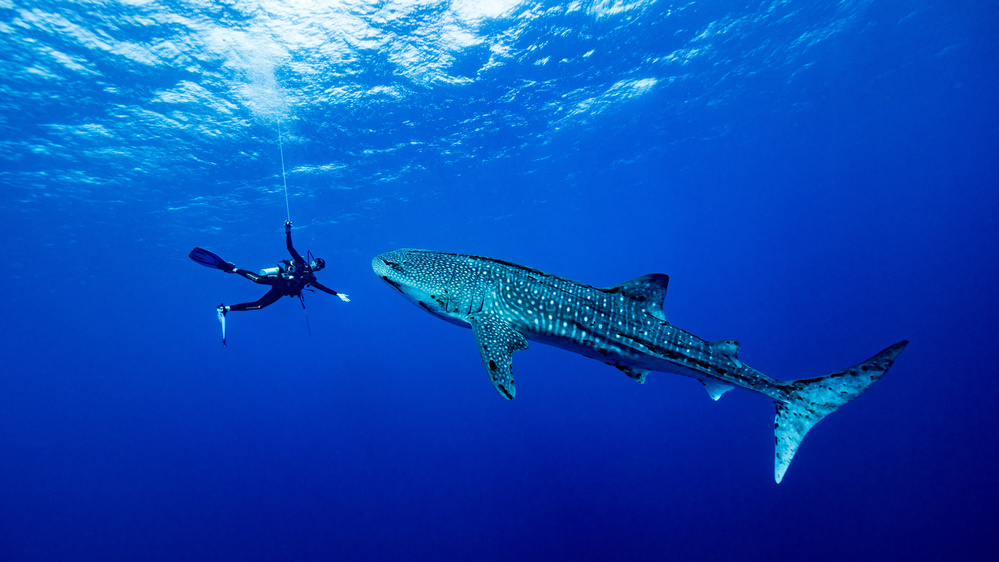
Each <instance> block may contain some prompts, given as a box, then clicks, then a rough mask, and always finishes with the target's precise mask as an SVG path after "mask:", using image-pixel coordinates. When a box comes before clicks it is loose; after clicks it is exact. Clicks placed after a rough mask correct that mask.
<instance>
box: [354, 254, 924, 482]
mask: <svg viewBox="0 0 999 562" xmlns="http://www.w3.org/2000/svg"><path fill="white" fill-rule="evenodd" d="M371 265H372V267H373V268H374V270H375V273H376V274H378V276H379V277H381V278H382V279H384V280H385V281H386V282H388V284H389V285H392V286H393V287H395V288H396V289H398V290H399V292H400V293H402V294H403V295H404V296H405V297H406V298H407V299H409V300H411V301H413V302H414V303H416V304H417V305H419V306H420V307H422V308H424V309H426V310H427V312H430V313H431V314H433V315H435V316H438V317H440V318H443V319H444V320H447V321H448V322H451V323H453V324H457V325H459V326H470V327H471V328H472V331H473V332H474V334H475V339H476V340H477V341H478V344H479V352H480V353H481V355H482V363H483V364H484V365H485V368H486V372H487V373H488V374H489V378H490V380H492V382H493V386H495V387H496V390H497V391H499V393H500V395H502V396H503V397H504V398H507V399H513V397H514V394H515V393H516V392H515V389H514V384H513V370H512V359H513V353H514V352H515V351H519V350H521V349H527V340H533V341H536V342H540V343H545V344H548V345H553V346H555V347H560V348H562V349H566V350H569V351H572V352H575V353H579V354H581V355H585V356H586V357H592V358H593V359H597V360H599V361H603V362H604V363H607V364H609V365H613V366H614V367H617V368H618V369H620V370H621V371H624V373H625V374H627V375H628V376H629V377H631V378H632V379H634V380H636V381H638V382H640V383H641V382H645V376H646V375H647V374H648V373H649V372H650V371H663V372H667V373H676V374H679V375H685V376H688V377H693V378H695V379H697V380H699V381H701V382H702V383H703V384H704V386H705V387H706V388H707V391H708V394H710V396H711V398H713V399H715V400H717V399H718V398H719V397H721V395H722V394H724V393H725V392H727V391H729V390H731V389H732V388H733V387H740V388H745V389H747V390H751V391H753V392H757V393H759V394H762V395H764V396H767V397H769V398H771V399H772V400H773V401H774V404H775V405H776V406H777V417H776V420H775V423H774V432H775V434H776V439H775V441H776V454H775V458H774V478H775V480H776V481H777V482H778V483H780V481H781V479H782V478H783V477H784V473H785V472H786V471H787V467H788V465H790V463H791V458H792V457H794V453H795V451H796V450H797V448H798V445H799V444H800V443H801V440H802V439H803V438H804V437H805V434H806V433H807V432H808V430H809V429H811V428H812V426H813V425H815V424H816V423H818V421H819V420H821V419H822V418H823V417H825V416H826V415H828V414H830V413H832V412H833V411H835V410H836V409H837V408H839V407H840V406H842V405H843V404H846V403H847V402H849V401H850V400H853V399H854V398H856V397H857V396H860V395H861V394H862V393H863V392H864V391H865V390H867V389H868V388H869V387H870V386H871V385H872V384H874V383H875V382H877V381H878V380H879V379H880V378H881V377H882V376H884V374H885V373H886V372H887V371H888V368H889V367H891V365H892V363H893V362H894V361H895V358H896V357H897V356H898V354H899V353H901V352H902V350H903V349H905V346H906V345H907V344H908V343H909V342H908V341H901V342H899V343H896V344H895V345H892V346H891V347H889V348H887V349H885V350H884V351H882V352H881V353H878V354H877V355H875V356H874V357H872V358H870V359H868V360H867V361H864V362H863V363H860V364H858V365H856V366H854V367H850V368H849V369H844V370H842V371H839V372H836V373H833V374H831V375H828V376H825V377H820V378H812V379H798V380H791V381H782V380H775V379H772V378H770V377H768V376H766V375H764V374H763V373H761V372H759V371H757V370H756V369H754V368H752V367H750V366H749V365H746V364H745V363H743V362H742V361H740V360H739V358H738V357H737V355H738V352H739V343H738V342H736V341H731V340H720V341H705V340H702V339H701V338H699V337H697V336H695V335H693V334H690V333H688V332H685V331H683V330H681V329H680V328H677V327H676V326H673V325H671V324H670V323H669V322H667V321H666V317H665V316H664V314H663V299H664V298H665V297H666V285H667V283H668V281H669V277H667V276H666V275H663V274H661V273H653V274H650V275H643V276H642V277H639V278H637V279H634V280H632V281H628V282H627V283H623V284H621V285H617V286H615V287H609V288H606V289H600V288H596V287H590V286H589V285H583V284H582V283H577V282H575V281H571V280H569V279H565V278H563V277H558V276H555V275H552V274H550V273H545V272H543V271H538V270H536V269H530V268H527V267H523V266H520V265H517V264H513V263H509V262H504V261H500V260H495V259H491V258H484V257H478V256H470V255H463V254H449V253H444V252H433V251H429V250H413V249H402V250H395V251H393V252H387V253H384V254H381V255H379V256H377V257H375V258H374V259H373V260H372V264H371Z"/></svg>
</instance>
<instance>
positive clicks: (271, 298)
mask: <svg viewBox="0 0 999 562" xmlns="http://www.w3.org/2000/svg"><path fill="white" fill-rule="evenodd" d="M279 298H281V291H278V290H277V289H274V288H272V289H271V290H270V291H267V292H266V293H264V296H262V297H260V299H258V300H256V301H253V302H243V303H239V304H234V305H231V306H227V307H225V309H226V311H230V310H237V311H239V310H260V309H261V308H263V307H265V306H267V305H269V304H272V303H274V302H275V301H276V300H278V299H279Z"/></svg>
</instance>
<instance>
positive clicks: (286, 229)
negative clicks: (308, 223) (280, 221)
mask: <svg viewBox="0 0 999 562" xmlns="http://www.w3.org/2000/svg"><path fill="white" fill-rule="evenodd" d="M284 232H285V234H290V233H291V221H284Z"/></svg>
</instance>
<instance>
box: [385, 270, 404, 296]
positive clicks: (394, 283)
mask: <svg viewBox="0 0 999 562" xmlns="http://www.w3.org/2000/svg"><path fill="white" fill-rule="evenodd" d="M382 279H384V280H385V282H386V283H388V284H389V285H392V286H393V287H395V290H396V291H399V292H400V293H402V294H404V295H405V294H406V291H403V290H402V285H400V284H398V283H396V282H395V281H393V280H391V279H389V278H388V277H387V276H385V275H382Z"/></svg>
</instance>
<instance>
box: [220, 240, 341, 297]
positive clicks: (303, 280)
mask: <svg viewBox="0 0 999 562" xmlns="http://www.w3.org/2000/svg"><path fill="white" fill-rule="evenodd" d="M285 238H286V243H287V245H288V253H290V254H291V258H292V260H293V261H292V262H291V267H289V268H288V271H286V272H284V273H276V274H273V275H257V274H256V273H253V272H252V271H247V270H245V269H240V268H238V267H236V266H233V270H232V273H238V274H240V275H242V276H243V277H246V278H247V279H249V280H250V281H253V282H254V283H259V284H261V285H270V286H271V289H270V290H269V291H267V292H266V293H265V294H264V296H262V297H260V298H259V299H258V300H256V301H253V302H244V303H240V304H234V305H230V306H228V307H226V308H227V309H228V310H230V311H231V310H260V309H261V308H263V307H265V306H267V305H269V304H271V303H273V302H275V301H277V300H278V299H279V298H281V297H284V296H289V297H298V296H301V294H302V290H303V289H305V288H306V287H308V286H309V285H311V286H313V287H315V288H317V289H319V290H320V291H322V292H324V293H329V294H331V295H334V296H336V295H337V292H336V291H334V290H333V289H330V288H329V287H326V286H324V285H323V284H321V283H320V282H319V281H316V275H315V274H314V273H313V272H312V268H311V267H310V265H309V264H308V263H306V262H305V259H304V258H302V255H301V254H299V253H298V251H296V250H295V247H294V246H292V244H291V225H290V224H286V225H285Z"/></svg>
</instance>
